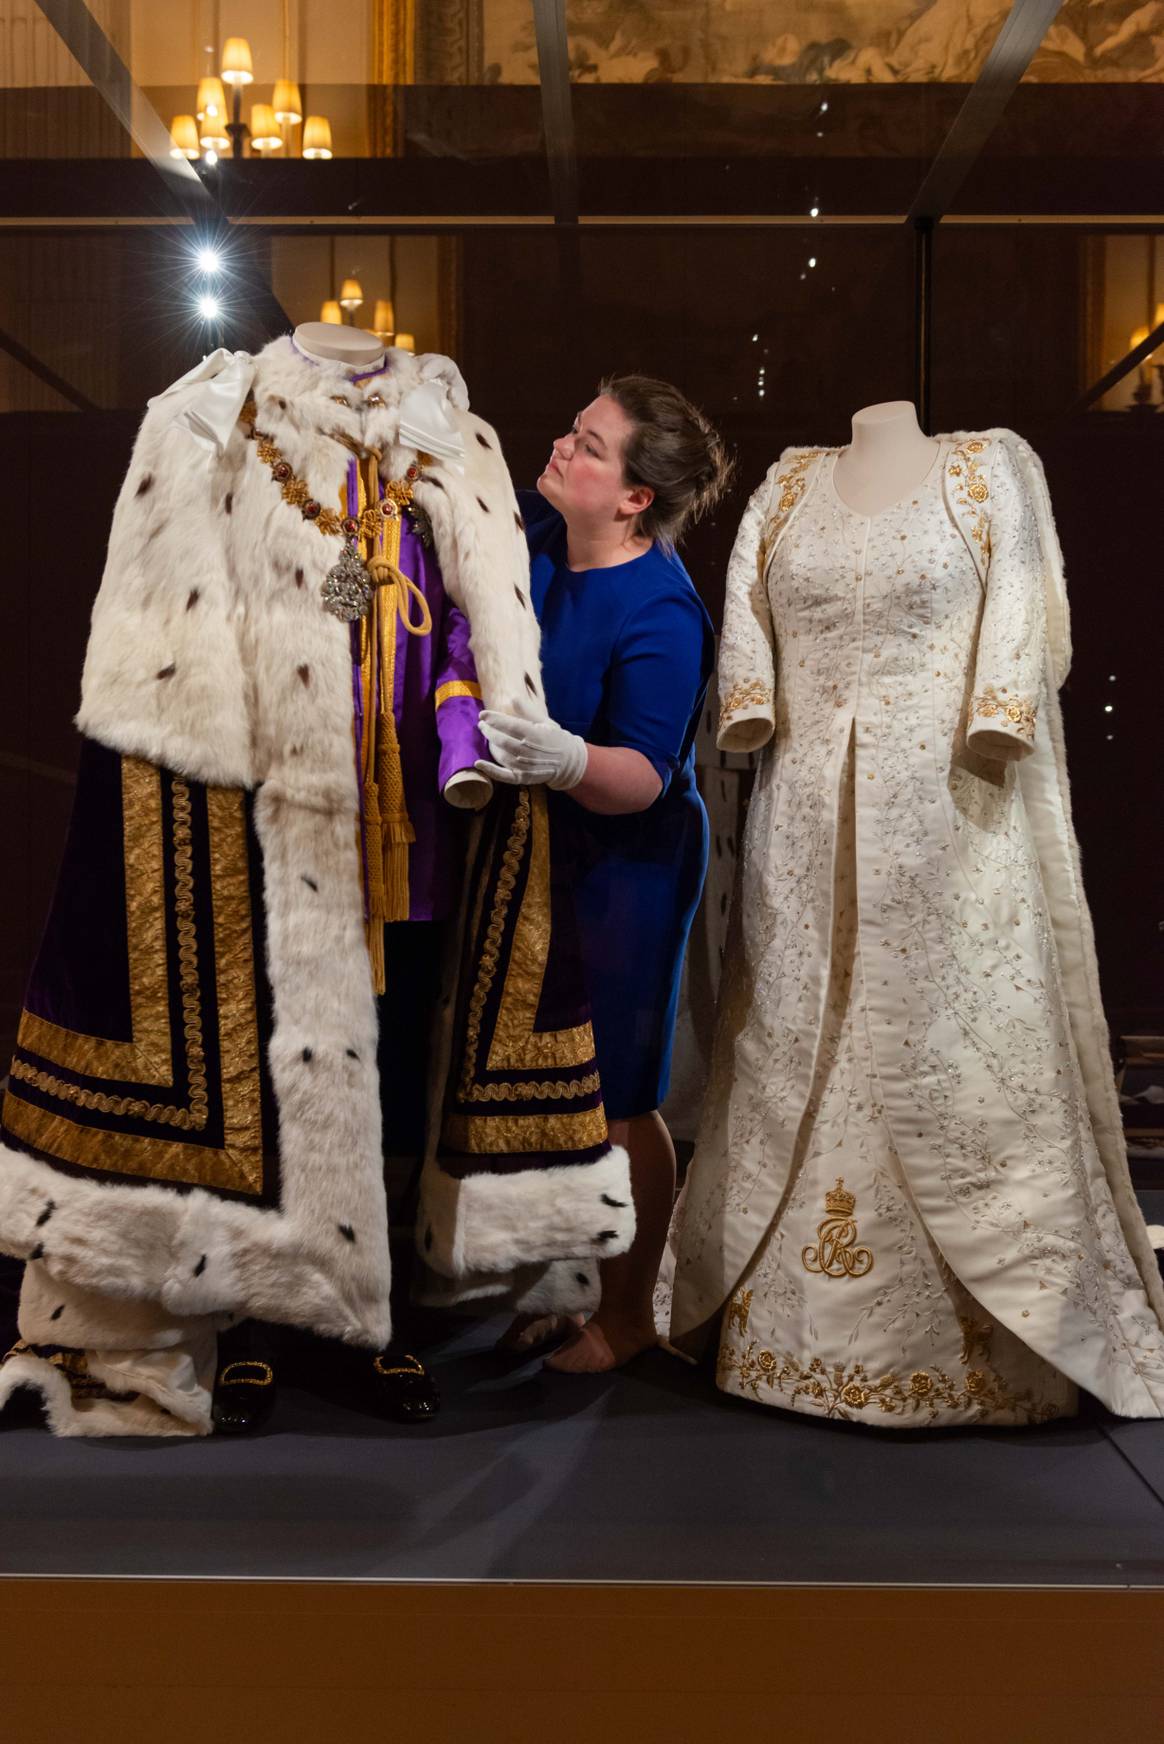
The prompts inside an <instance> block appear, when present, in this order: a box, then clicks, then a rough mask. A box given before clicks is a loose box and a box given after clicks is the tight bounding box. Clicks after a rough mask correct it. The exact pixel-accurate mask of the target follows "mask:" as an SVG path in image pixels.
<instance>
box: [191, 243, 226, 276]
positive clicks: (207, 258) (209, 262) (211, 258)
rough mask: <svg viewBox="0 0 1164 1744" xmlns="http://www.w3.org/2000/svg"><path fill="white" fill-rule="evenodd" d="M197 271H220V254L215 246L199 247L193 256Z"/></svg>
mask: <svg viewBox="0 0 1164 1744" xmlns="http://www.w3.org/2000/svg"><path fill="white" fill-rule="evenodd" d="M194 261H195V264H196V266H197V268H198V271H199V272H204V273H216V272H221V271H222V256H221V255H220V254H219V252H218V250H217V249H216V248H209V247H207V248H200V249H199V250H198V252H197V254H196V255H195V256H194Z"/></svg>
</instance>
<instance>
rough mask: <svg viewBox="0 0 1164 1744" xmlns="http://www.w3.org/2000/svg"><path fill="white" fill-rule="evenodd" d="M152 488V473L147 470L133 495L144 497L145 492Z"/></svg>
mask: <svg viewBox="0 0 1164 1744" xmlns="http://www.w3.org/2000/svg"><path fill="white" fill-rule="evenodd" d="M153 488H154V475H153V473H152V472H147V473H146V475H145V477H144V478H143V479H142V481H141V483H140V484H139V485H138V487H137V491H136V492H135V495H137V496H139V497H144V496H145V494H146V492H147V491H151V490H153Z"/></svg>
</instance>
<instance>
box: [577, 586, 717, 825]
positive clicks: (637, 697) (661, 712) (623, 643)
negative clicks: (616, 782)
mask: <svg viewBox="0 0 1164 1744" xmlns="http://www.w3.org/2000/svg"><path fill="white" fill-rule="evenodd" d="M710 658H711V651H710V627H709V626H708V624H707V619H706V614H705V612H704V610H703V607H702V605H701V604H700V601H699V598H698V595H697V594H696V592H695V590H694V588H689V589H688V590H687V591H686V592H680V591H679V590H678V589H676V590H675V592H673V593H667V594H664V595H661V596H658V597H656V598H654V599H651V600H648V601H645V602H644V603H643V605H641V606H639V607H638V608H637V609H636V610H635V611H634V612H632V613H631V615H630V617H629V618H628V620H627V622H626V623H625V624H624V625H623V628H622V630H621V632H620V634H619V637H618V640H617V642H616V644H615V648H614V657H613V659H612V661H611V664H610V668H609V671H608V673H607V681H606V701H605V707H604V709H603V711H602V718H603V722H604V726H605V732H604V735H603V737H604V739H605V742H606V743H607V744H609V745H622V746H626V747H627V748H628V749H629V750H632V751H640V752H641V753H642V755H643V756H644V757H646V759H647V760H648V762H649V763H651V764H652V766H653V767H654V769H655V772H656V773H657V775H658V776H659V779H660V780H661V781H662V783H663V788H664V791H665V790H666V788H667V786H668V783H669V782H670V780H671V777H672V775H673V774H674V773H675V771H676V769H677V768H678V767H679V763H680V760H681V758H682V755H683V750H684V742H685V740H686V739H687V736H688V733H689V731H690V727H691V721H692V717H693V716H694V715H695V714H696V713H697V711H698V709H699V707H700V706H701V704H702V700H703V693H704V691H705V689H706V687H707V679H708V673H709V670H710Z"/></svg>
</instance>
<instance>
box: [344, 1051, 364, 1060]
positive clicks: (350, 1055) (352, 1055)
mask: <svg viewBox="0 0 1164 1744" xmlns="http://www.w3.org/2000/svg"><path fill="white" fill-rule="evenodd" d="M344 1053H345V1054H346V1055H347V1056H348V1059H349V1060H358V1059H359V1057H360V1056H359V1054H357V1052H356V1050H355V1048H345V1049H344Z"/></svg>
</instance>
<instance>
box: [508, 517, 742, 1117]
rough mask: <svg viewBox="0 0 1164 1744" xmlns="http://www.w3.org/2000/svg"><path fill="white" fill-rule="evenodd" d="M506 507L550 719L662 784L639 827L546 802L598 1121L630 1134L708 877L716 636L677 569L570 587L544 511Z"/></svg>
mask: <svg viewBox="0 0 1164 1744" xmlns="http://www.w3.org/2000/svg"><path fill="white" fill-rule="evenodd" d="M520 500H521V507H522V513H523V515H524V517H525V522H526V533H527V538H528V540H529V551H530V579H531V585H532V590H533V604H534V610H535V612H536V613H537V616H538V621H539V623H540V624H541V632H542V676H543V679H544V681H545V688H546V702H547V704H548V706H549V710H550V713H551V715H552V716H553V718H554V720H556V721H557V722H558V724H559V725H560V726H563V727H566V728H568V729H569V731H570V732H572V733H578V734H580V735H581V736H582V738H584V739H586V740H587V741H588V742H589V743H590V744H592V745H625V746H629V747H630V748H631V749H632V750H635V751H641V752H642V754H643V756H644V757H646V758H647V759H648V760H649V762H650V763H651V764H652V765H653V766H654V768H655V769H656V771H657V772H658V775H659V778H660V780H661V781H662V783H663V791H662V792H661V793H660V795H659V797H658V799H657V800H656V801H655V802H654V804H653V805H652V806H651V807H650V808H649V809H648V810H647V811H644V812H636V813H633V814H631V815H629V816H624V817H600V816H598V815H596V814H595V813H594V812H589V811H586V810H585V809H584V808H583V807H582V806H580V805H579V804H578V803H577V801H576V800H573V799H571V798H570V797H569V795H568V794H551V795H550V802H551V805H552V807H553V812H554V818H555V829H556V830H558V831H561V832H563V833H565V835H566V836H567V839H568V843H569V847H570V850H571V852H572V855H573V858H574V864H575V868H576V882H575V898H576V902H577V907H578V924H579V928H580V930H581V936H582V952H583V956H584V958H585V963H586V972H587V976H588V980H589V991H590V1001H591V1006H592V1008H593V1017H594V1040H595V1047H596V1050H597V1055H598V1067H599V1071H600V1072H601V1074H602V1092H603V1100H604V1102H605V1105H606V1114H607V1118H608V1119H609V1120H629V1119H631V1118H633V1117H634V1116H635V1115H638V1114H647V1113H649V1112H650V1110H651V1109H653V1108H657V1107H658V1106H659V1104H660V1103H661V1102H662V1101H663V1099H664V1097H665V1096H666V1094H667V1085H668V1081H669V1078H670V1072H671V1043H672V1039H673V1037H674V1033H675V1016H676V1011H677V1007H678V1001H679V976H680V971H681V969H682V966H683V955H684V951H685V949H686V946H687V935H688V933H689V932H690V930H691V922H692V920H693V919H694V916H695V910H696V908H697V907H698V905H699V898H700V895H701V894H702V891H703V880H704V876H705V874H706V871H707V849H708V831H707V812H706V811H705V809H704V805H703V801H702V799H701V798H700V797H699V793H698V790H697V788H696V785H695V754H694V740H695V729H696V725H697V723H698V721H699V716H700V711H701V709H702V707H703V702H704V697H705V695H706V691H707V681H708V678H709V677H710V675H711V669H712V665H713V663H714V658H715V642H714V636H713V632H712V627H711V619H710V618H709V617H708V615H707V612H706V610H705V608H704V606H703V603H702V601H701V600H700V598H699V595H698V594H697V593H696V591H695V587H694V585H693V583H692V581H691V577H690V576H689V575H688V573H687V571H686V569H684V567H683V564H682V563H681V562H680V560H679V558H678V557H676V556H674V555H667V554H666V553H665V552H664V551H662V550H660V548H659V547H658V546H652V547H651V549H650V550H649V551H646V552H644V553H643V555H642V556H641V557H636V558H632V559H631V561H630V562H629V563H623V564H619V565H617V566H616V567H615V568H613V569H587V570H581V571H577V572H575V571H573V570H571V569H569V568H568V567H567V564H566V527H565V522H564V521H563V520H562V517H561V516H560V515H559V514H558V512H557V510H556V509H553V508H551V506H550V505H549V503H547V502H546V501H545V499H544V498H543V497H541V496H538V495H537V494H536V492H533V491H523V492H522V493H521V496H520Z"/></svg>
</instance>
